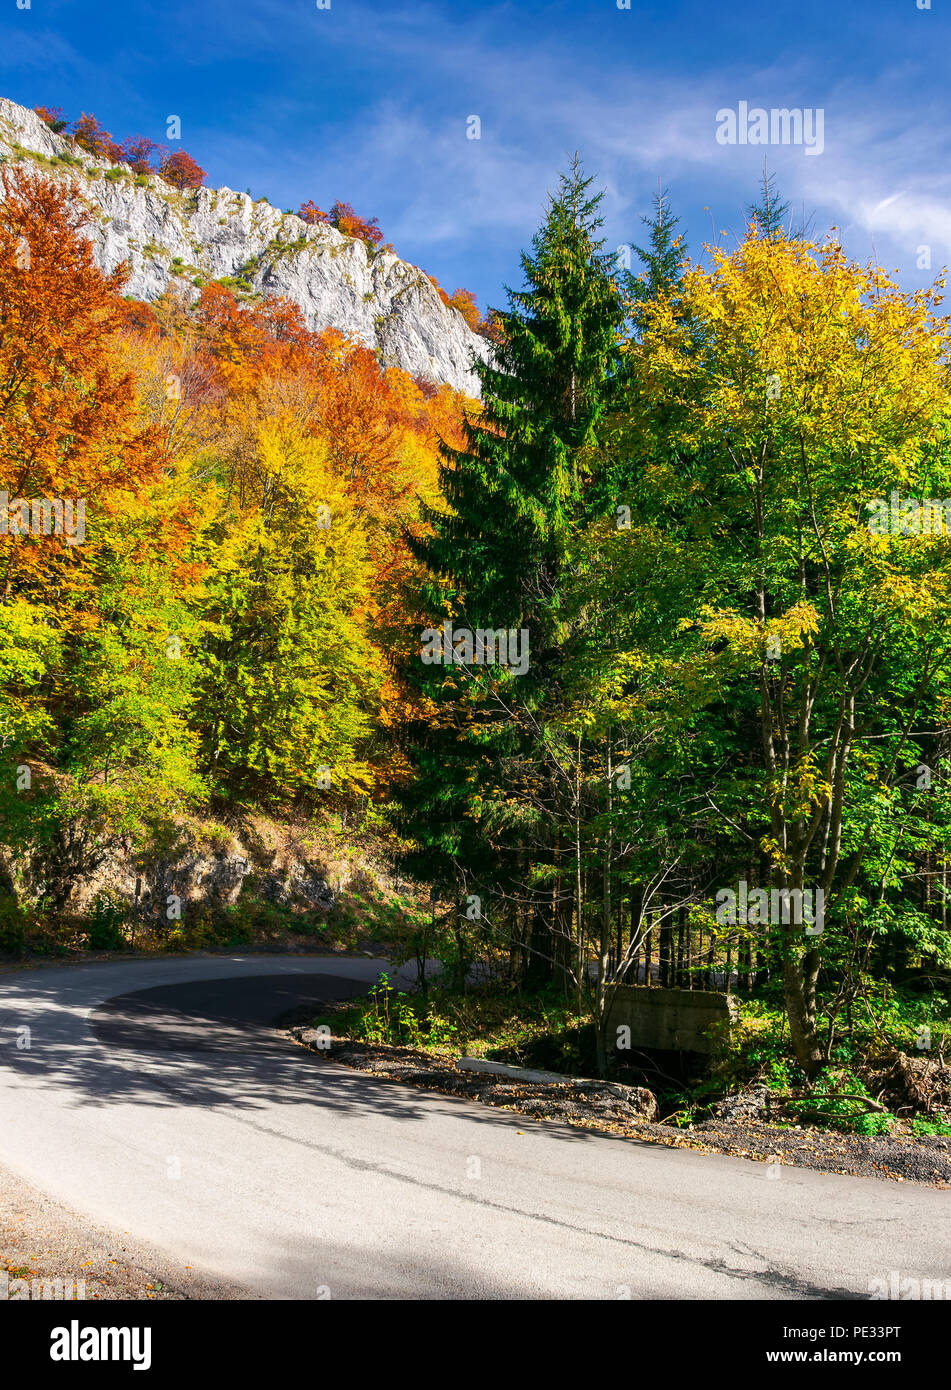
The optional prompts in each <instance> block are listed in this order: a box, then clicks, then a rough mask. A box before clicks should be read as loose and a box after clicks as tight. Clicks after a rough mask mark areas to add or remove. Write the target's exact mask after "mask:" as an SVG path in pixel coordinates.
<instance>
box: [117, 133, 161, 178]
mask: <svg viewBox="0 0 951 1390" xmlns="http://www.w3.org/2000/svg"><path fill="white" fill-rule="evenodd" d="M156 152H158V153H159V154H160V155H161V156H163V157H164V154H165V151H164V150H163V149H162V147H161V146H160V145H156V143H155V141H154V140H150V139H149V137H148V136H147V135H130V136H129V137H128V138H127V139H125V140H123V142H122V144H121V145H117V146H115V158H116V159H117V160H118V162H119V163H120V164H128V166H129V168H130V169H132V170H133V171H134V172H135V173H136V174H152V173H154V172H155V171H154V169H153V168H152V163H151V160H152V156H153V155H154V154H155V153H156Z"/></svg>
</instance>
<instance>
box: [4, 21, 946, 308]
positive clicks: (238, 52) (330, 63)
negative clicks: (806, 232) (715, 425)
mask: <svg viewBox="0 0 951 1390" xmlns="http://www.w3.org/2000/svg"><path fill="white" fill-rule="evenodd" d="M25 2H26V0H20V3H25ZM919 2H920V3H924V0H919ZM630 3H631V7H630V9H629V10H622V9H619V8H618V3H617V0H554V2H552V0H548V2H547V3H546V2H545V0H511V3H499V4H496V3H491V0H490V2H489V3H480V2H479V0H452V3H448V2H444V0H433V2H432V3H425V0H421V3H406V0H331V8H330V9H329V10H326V9H324V10H319V9H318V8H317V4H316V0H255V3H250V0H156V3H143V0H127V3H124V4H122V5H121V6H120V5H116V4H114V3H108V2H107V3H101V4H89V3H79V0H30V5H31V8H30V9H24V10H20V9H16V8H15V7H14V0H9V3H8V4H7V5H5V6H4V8H3V15H2V18H0V95H3V96H7V97H10V98H12V99H13V100H14V101H18V102H21V103H22V104H24V105H28V106H33V105H35V104H36V103H38V102H42V103H45V104H46V105H51V106H52V105H58V106H62V107H63V108H64V110H65V112H66V113H67V114H69V115H70V116H74V117H75V116H78V115H79V113H80V112H81V111H91V112H94V113H95V114H96V115H97V116H98V117H99V119H100V120H101V121H102V122H103V124H105V125H106V126H107V127H108V128H109V129H110V130H111V131H112V133H113V135H114V136H115V137H116V138H121V137H122V136H125V135H130V134H139V133H141V134H145V135H150V136H152V137H153V138H154V139H156V140H163V139H164V137H165V123H166V119H167V117H168V116H169V115H172V114H175V115H178V116H180V117H181V122H182V145H183V146H184V148H185V149H187V150H188V151H189V153H191V154H192V155H194V156H195V158H196V159H197V160H198V162H199V163H200V164H201V165H202V167H203V168H205V169H206V170H207V171H208V174H209V179H208V182H209V183H211V184H214V185H221V184H227V185H228V186H229V187H231V188H236V189H242V190H243V189H245V188H247V187H250V188H251V190H252V192H253V194H254V196H255V197H260V196H262V195H265V196H267V197H269V198H270V200H271V201H272V202H273V203H275V204H278V205H280V206H281V207H293V208H296V207H297V206H298V204H299V203H300V202H301V201H302V200H303V199H306V198H308V197H312V198H313V199H314V201H315V202H317V203H318V204H319V205H320V206H323V207H326V206H328V205H329V204H330V203H331V202H332V201H333V200H334V199H335V198H341V199H344V200H348V201H350V202H351V203H353V205H354V207H355V208H356V209H357V211H358V212H361V213H363V214H364V215H367V216H373V215H375V216H377V217H378V218H379V219H380V224H381V226H382V228H383V230H384V233H385V235H386V237H387V239H388V240H390V241H392V242H393V243H394V245H395V246H396V249H397V251H398V252H399V253H400V254H401V255H402V256H404V257H405V258H406V259H407V260H410V261H412V262H414V263H416V264H418V265H422V266H423V267H424V268H425V269H426V270H428V271H429V272H430V273H432V274H434V275H436V276H437V278H438V279H439V280H440V281H441V283H442V284H444V285H445V286H446V288H447V289H449V290H452V289H455V288H456V287H457V286H459V285H465V286H467V287H468V288H470V289H472V290H474V291H475V292H476V294H477V295H478V298H479V302H480V304H481V305H483V306H486V305H487V304H492V303H499V302H501V301H502V297H503V296H502V285H503V282H508V283H517V282H518V281H519V278H520V277H519V265H518V253H519V250H520V248H522V247H523V246H525V245H527V243H528V242H529V240H530V238H531V235H532V232H533V230H534V229H535V227H536V225H537V223H538V221H539V218H540V216H541V213H542V210H543V208H544V203H545V198H546V191H547V189H548V188H550V187H552V186H553V185H554V184H555V182H556V177H557V172H558V170H559V169H560V168H563V167H564V166H565V163H566V161H567V159H568V157H569V155H570V152H571V151H572V150H574V149H575V148H578V149H579V150H580V151H581V154H582V157H583V159H584V161H585V164H586V166H587V168H588V170H589V171H590V172H592V173H595V174H596V175H597V176H598V180H599V182H600V183H601V184H602V185H603V186H604V187H605V189H606V199H605V203H604V208H603V210H604V214H605V235H606V237H607V240H608V244H609V246H610V247H612V248H613V247H614V246H616V245H619V244H622V243H625V242H630V241H632V240H635V241H637V240H639V239H640V234H641V232H642V229H641V228H640V226H639V223H638V218H639V216H640V215H641V214H642V213H645V212H647V211H648V210H649V207H650V199H651V195H652V193H653V191H654V190H655V189H656V187H657V181H658V178H660V179H662V180H663V182H664V183H665V184H666V185H667V186H668V187H669V189H670V192H671V195H672V199H673V204H674V209H675V211H677V212H678V213H679V214H680V216H681V219H682V227H683V230H684V231H685V233H686V235H687V238H688V242H689V244H690V248H691V250H692V251H693V252H694V253H695V254H698V255H699V254H700V253H701V251H702V244H703V243H704V242H705V241H706V242H709V241H710V240H711V239H712V238H713V237H714V236H716V235H719V234H720V233H721V232H725V233H726V236H727V239H728V240H730V241H732V240H733V238H735V236H736V235H737V234H738V233H739V232H740V230H741V227H742V222H743V216H742V209H743V206H744V204H745V203H746V202H747V201H749V200H750V197H751V196H752V195H753V194H754V193H755V189H756V184H757V180H758V177H759V174H760V171H761V169H762V165H763V158H764V155H765V156H766V158H767V159H768V162H769V167H770V169H771V171H773V172H774V173H775V174H776V177H777V181H778V183H779V186H780V188H781V190H782V192H783V193H784V195H785V196H786V197H787V198H788V199H790V200H792V201H793V203H794V205H795V207H796V208H797V210H800V209H804V211H805V213H806V214H807V216H810V217H812V218H813V226H814V228H815V229H816V230H818V231H822V230H824V229H825V228H827V227H828V226H829V225H830V224H835V225H836V226H837V227H838V229H839V233H840V236H841V238H842V240H843V241H844V243H845V245H846V247H847V248H848V250H849V251H850V252H851V254H853V255H854V256H856V257H857V258H859V259H862V260H864V259H866V258H868V257H870V256H872V255H875V256H876V257H877V259H879V260H880V261H881V262H882V263H883V264H884V265H885V266H886V267H888V268H889V269H896V270H897V271H898V272H899V277H900V279H901V281H902V283H903V284H905V285H906V286H907V287H908V288H914V287H917V286H919V285H922V284H924V283H926V282H927V281H930V280H931V279H932V278H933V277H934V275H935V274H936V273H937V270H938V269H939V268H940V266H941V265H942V264H945V263H951V158H949V155H951V149H949V144H951V140H949V132H951V85H949V82H948V73H949V66H951V19H949V13H951V5H949V3H948V0H931V3H932V4H933V5H934V7H935V8H934V9H932V10H919V9H918V8H917V7H916V0H862V2H861V3H858V2H857V0H834V3H830V0H824V3H815V0H795V3H789V0H773V3H771V4H769V5H767V4H762V3H759V4H754V3H749V0H729V3H728V4H726V5H721V6H713V5H711V4H709V0H704V3H698V0H669V3H662V2H661V0H650V3H642V2H641V0H630ZM741 101H746V102H747V103H748V104H749V105H750V106H751V107H753V106H760V107H765V108H771V107H785V108H790V109H795V108H808V109H816V108H821V109H822V110H823V112H824V148H823V151H822V153H821V155H809V154H807V153H806V150H805V148H804V147H803V146H801V145H800V146H795V145H785V146H783V145H777V146H766V147H765V148H763V147H757V146H755V145H745V146H743V145H739V144H736V145H724V144H719V143H718V142H717V139H716V130H717V121H716V113H717V111H718V110H720V109H722V108H733V109H736V108H737V106H738V103H739V102H741ZM471 115H478V116H479V118H480V120H481V126H482V135H481V139H480V140H468V139H467V138H466V122H467V118H468V117H469V116H471ZM921 246H927V247H929V248H930V257H931V262H932V268H931V270H930V271H929V270H928V269H927V268H920V267H919V265H918V261H919V260H921V259H922V257H921V255H920V253H919V249H918V248H919V247H921Z"/></svg>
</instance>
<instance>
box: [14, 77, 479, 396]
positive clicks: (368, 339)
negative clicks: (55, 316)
mask: <svg viewBox="0 0 951 1390" xmlns="http://www.w3.org/2000/svg"><path fill="white" fill-rule="evenodd" d="M0 156H3V157H5V159H6V160H8V161H13V162H19V161H23V162H27V163H30V164H32V165H33V167H35V168H36V169H37V170H38V171H40V172H42V173H44V174H47V175H49V176H50V177H54V178H57V179H69V178H72V179H74V180H75V181H76V182H78V184H79V187H80V190H81V192H82V195H83V197H84V198H85V199H86V201H87V202H88V203H89V205H90V208H91V210H92V213H93V217H94V221H93V223H92V225H91V227H90V235H91V238H92V241H93V246H94V249H95V256H96V261H97V263H98V265H99V266H100V267H101V268H102V269H103V270H105V271H110V270H113V269H115V267H116V266H117V265H118V264H119V263H120V262H121V261H128V262H129V265H130V268H131V276H130V279H129V282H128V285H127V287H126V291H125V293H127V294H129V295H132V296H134V297H135V298H136V299H145V300H150V299H156V298H157V297H158V296H159V295H160V294H162V293H163V291H164V290H166V289H167V288H168V286H169V285H170V284H173V283H174V284H176V285H178V286H180V288H181V289H182V291H183V292H184V293H186V294H187V295H188V296H189V297H190V298H195V297H197V295H198V292H199V287H198V286H196V284H195V281H196V279H197V280H198V281H199V282H203V281H208V280H222V279H225V280H227V279H232V280H235V281H237V282H239V283H238V284H236V285H232V288H234V289H235V291H236V292H237V293H239V294H248V295H281V296H283V297H284V298H285V299H289V300H292V301H293V302H294V303H295V304H298V305H299V306H300V308H301V310H302V312H303V314H304V317H305V319H306V321H307V326H308V328H311V329H314V330H319V329H323V328H336V329H338V330H340V331H341V332H343V333H347V334H350V335H352V336H353V337H354V338H356V339H358V340H359V341H360V342H362V343H364V344H365V345H366V346H367V347H369V348H372V349H373V350H374V351H375V352H376V353H377V354H378V356H379V358H380V360H381V361H382V362H383V363H384V364H385V365H392V366H397V367H402V368H403V370H404V371H407V372H411V373H412V374H413V375H417V376H422V377H425V378H427V379H428V380H430V381H435V382H445V383H448V384H449V385H450V386H452V387H454V388H455V389H456V390H458V391H464V392H466V393H467V394H468V395H471V396H477V395H478V391H479V387H478V380H477V378H476V376H475V374H474V373H473V371H472V359H473V354H475V355H476V356H477V357H480V358H483V359H485V358H487V357H488V355H489V353H490V351H491V347H490V345H489V344H488V343H487V342H486V340H485V339H484V338H481V337H479V335H478V334H475V333H473V332H472V331H471V329H470V328H469V326H468V325H467V324H466V322H465V320H464V319H463V317H462V315H461V314H459V313H458V312H457V311H456V310H455V309H449V308H447V307H446V305H445V304H443V302H442V300H441V299H440V298H439V295H438V294H437V293H436V289H435V287H434V286H433V284H432V282H431V281H430V280H429V279H428V278H427V277H426V276H425V275H424V274H423V272H422V271H421V270H419V269H418V267H416V266H412V265H408V264H407V263H406V262H405V261H401V260H400V259H399V257H398V256H395V255H394V254H393V253H392V252H390V251H383V250H376V249H374V248H373V247H371V246H368V245H367V243H366V242H363V241H360V240H358V239H354V238H352V237H347V236H344V235H343V233H341V232H338V231H337V230H336V228H334V227H322V226H321V227H311V226H308V225H307V223H305V222H303V221H302V220H301V219H300V218H299V217H296V216H294V215H293V214H292V213H285V212H281V210H280V209H279V208H275V207H272V206H271V204H270V203H268V202H267V201H265V200H261V201H260V202H254V201H252V199H251V198H250V197H248V195H247V194H246V193H235V192H233V191H232V190H231V189H230V188H217V189H212V188H200V189H197V190H193V191H189V192H186V193H181V192H179V191H178V189H176V188H173V187H172V186H171V185H170V184H167V183H166V182H165V180H164V179H161V178H159V177H158V176H157V175H150V176H136V175H135V174H134V173H132V171H131V170H129V169H127V168H125V166H113V165H110V163H109V161H108V160H106V159H99V158H96V157H95V156H93V155H90V154H87V153H86V151H85V150H82V149H79V148H78V147H76V146H74V145H72V144H71V143H70V141H68V140H65V139H63V138H62V137H61V136H58V135H54V134H53V132H52V131H51V130H50V128H49V127H48V126H47V125H46V124H45V123H44V122H43V121H41V120H40V118H39V116H37V115H36V113H35V112H33V111H30V110H28V109H27V108H26V107H24V106H18V105H16V103H15V102H12V101H7V100H4V99H0Z"/></svg>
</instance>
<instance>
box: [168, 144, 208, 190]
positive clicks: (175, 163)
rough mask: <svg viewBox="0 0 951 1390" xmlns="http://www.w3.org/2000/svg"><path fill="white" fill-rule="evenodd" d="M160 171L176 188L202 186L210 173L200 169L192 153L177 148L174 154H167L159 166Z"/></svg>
mask: <svg viewBox="0 0 951 1390" xmlns="http://www.w3.org/2000/svg"><path fill="white" fill-rule="evenodd" d="M159 173H160V174H161V175H162V178H163V179H165V181H166V183H170V184H172V185H173V186H174V187H175V188H181V189H186V188H201V186H202V184H203V183H204V182H205V179H206V178H207V177H208V175H207V174H206V173H205V171H204V169H200V168H199V167H198V165H197V164H196V163H195V161H194V160H193V159H192V157H191V155H190V154H186V152H185V151H184V150H175V151H174V153H172V154H167V155H166V156H165V158H164V159H163V160H162V163H161V165H160V166H159Z"/></svg>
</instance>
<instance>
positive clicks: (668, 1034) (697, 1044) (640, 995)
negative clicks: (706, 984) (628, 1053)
mask: <svg viewBox="0 0 951 1390" xmlns="http://www.w3.org/2000/svg"><path fill="white" fill-rule="evenodd" d="M609 997H610V996H609ZM738 1016H739V1005H738V1003H737V1001H736V1000H735V999H734V998H733V996H732V995H729V994H719V993H717V992H715V991H714V990H705V989H651V988H649V987H648V986H647V985H619V986H618V988H617V990H616V991H615V992H614V999H613V1002H612V1003H611V1004H610V1007H609V1011H608V1030H607V1040H608V1049H609V1050H610V1049H611V1048H612V1046H613V1045H614V1040H615V1038H616V1036H617V1034H616V1030H617V1029H618V1028H619V1027H621V1026H622V1025H625V1024H626V1025H627V1027H628V1028H630V1030H631V1046H632V1047H657V1048H664V1049H665V1050H667V1051H670V1052H706V1053H713V1052H718V1051H720V1047H721V1044H720V1043H718V1042H717V1041H715V1039H712V1038H710V1037H709V1036H708V1035H707V1030H708V1029H709V1028H710V1027H711V1025H713V1024H719V1025H720V1029H719V1030H718V1031H720V1030H722V1027H723V1025H727V1026H728V1025H729V1024H731V1023H732V1022H734V1021H735V1020H736V1019H737V1017H738Z"/></svg>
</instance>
